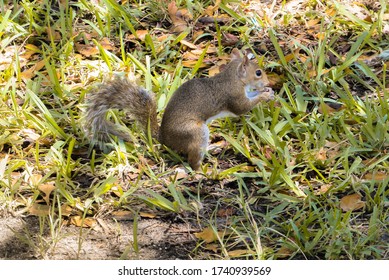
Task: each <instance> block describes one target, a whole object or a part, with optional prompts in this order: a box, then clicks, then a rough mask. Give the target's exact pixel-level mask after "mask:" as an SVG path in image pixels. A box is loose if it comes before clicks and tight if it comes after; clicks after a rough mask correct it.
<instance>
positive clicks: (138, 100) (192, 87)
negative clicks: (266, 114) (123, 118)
mask: <svg viewBox="0 0 389 280" xmlns="http://www.w3.org/2000/svg"><path fill="white" fill-rule="evenodd" d="M268 84H269V81H268V78H267V76H266V74H265V72H264V71H263V70H262V69H260V68H259V67H258V64H257V62H256V60H255V56H254V55H253V54H252V53H249V52H245V53H243V55H242V54H241V52H240V51H239V50H238V49H233V50H232V53H231V61H230V63H229V64H227V65H226V66H225V68H224V70H223V71H222V72H221V73H219V74H217V75H215V76H213V77H211V78H195V79H191V80H189V81H187V82H185V83H184V84H182V85H181V86H180V87H179V88H178V89H177V90H176V91H175V92H174V94H173V95H172V97H171V98H170V100H169V102H168V104H167V106H166V109H165V112H164V114H163V117H162V123H161V125H160V126H159V124H158V121H157V105H156V99H155V95H154V94H153V93H150V92H148V91H147V90H145V89H144V88H141V87H139V86H137V85H135V84H133V83H131V82H130V81H129V80H127V79H121V78H116V79H114V80H113V81H111V82H109V83H107V84H105V85H103V86H102V87H101V88H100V89H99V90H97V91H96V92H93V93H91V94H89V96H88V98H87V101H86V111H85V115H84V118H85V119H84V126H85V129H86V131H87V132H88V134H89V136H90V137H92V139H93V140H95V141H103V142H105V141H107V140H108V139H109V137H108V135H109V134H112V135H115V136H117V137H119V138H121V139H123V140H125V141H130V137H129V135H127V134H126V133H124V132H122V131H120V129H119V128H118V127H117V126H116V125H114V124H113V123H112V122H109V121H107V119H106V113H107V111H108V110H110V109H120V110H125V111H126V112H128V113H129V115H130V116H132V117H133V118H134V119H135V120H136V121H137V122H138V123H139V124H141V125H142V127H143V129H144V130H147V129H148V127H150V130H151V135H152V137H153V138H156V139H157V140H158V141H159V142H160V143H161V144H164V145H166V146H167V147H169V148H171V149H173V150H175V151H177V152H180V153H182V154H184V155H187V157H188V162H189V165H190V166H191V168H192V169H193V170H199V169H200V166H201V163H202V160H203V158H204V154H205V152H206V149H207V146H208V141H209V129H208V126H207V124H209V123H210V122H211V121H212V120H214V119H216V118H221V117H226V116H233V117H236V116H239V115H242V114H245V113H247V112H248V111H250V110H251V109H253V108H254V107H255V106H256V105H257V104H258V103H259V102H261V101H267V100H270V99H273V98H274V95H273V90H272V89H271V88H269V87H267V86H268Z"/></svg>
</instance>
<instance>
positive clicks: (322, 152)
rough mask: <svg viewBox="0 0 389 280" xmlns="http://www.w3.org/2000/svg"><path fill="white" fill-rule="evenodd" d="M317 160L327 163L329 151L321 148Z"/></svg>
mask: <svg viewBox="0 0 389 280" xmlns="http://www.w3.org/2000/svg"><path fill="white" fill-rule="evenodd" d="M316 159H317V160H320V161H325V160H326V159H327V151H326V149H325V148H324V147H321V148H320V150H319V151H318V152H317V153H316Z"/></svg>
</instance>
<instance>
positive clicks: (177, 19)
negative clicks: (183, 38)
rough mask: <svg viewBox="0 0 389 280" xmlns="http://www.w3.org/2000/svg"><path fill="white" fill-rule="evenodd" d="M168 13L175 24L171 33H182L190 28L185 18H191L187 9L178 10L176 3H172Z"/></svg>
mask: <svg viewBox="0 0 389 280" xmlns="http://www.w3.org/2000/svg"><path fill="white" fill-rule="evenodd" d="M168 13H169V16H170V19H171V21H172V23H173V26H172V28H171V31H172V32H174V33H180V32H183V31H185V30H186V29H187V28H188V24H187V22H186V21H185V20H184V18H190V14H189V12H188V10H186V9H180V10H179V9H178V7H177V5H176V2H175V1H172V2H170V3H169V5H168Z"/></svg>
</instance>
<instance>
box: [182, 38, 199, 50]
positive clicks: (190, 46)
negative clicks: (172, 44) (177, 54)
mask: <svg viewBox="0 0 389 280" xmlns="http://www.w3.org/2000/svg"><path fill="white" fill-rule="evenodd" d="M180 44H181V45H184V46H187V47H188V48H190V49H193V50H195V49H197V46H196V45H195V44H192V43H191V42H188V41H187V40H181V41H180Z"/></svg>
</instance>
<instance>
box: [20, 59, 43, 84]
mask: <svg viewBox="0 0 389 280" xmlns="http://www.w3.org/2000/svg"><path fill="white" fill-rule="evenodd" d="M44 66H45V61H44V60H41V61H38V62H37V63H35V64H34V65H33V66H32V67H31V68H29V69H27V70H25V71H23V72H22V73H21V76H22V78H23V79H26V80H30V79H31V78H33V77H34V76H35V75H36V73H37V72H38V71H39V70H41V69H42V68H43V67H44Z"/></svg>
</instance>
